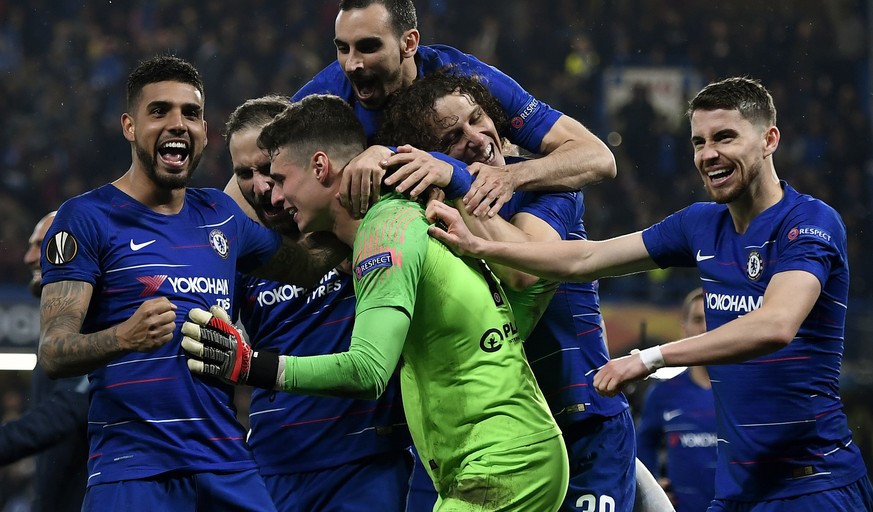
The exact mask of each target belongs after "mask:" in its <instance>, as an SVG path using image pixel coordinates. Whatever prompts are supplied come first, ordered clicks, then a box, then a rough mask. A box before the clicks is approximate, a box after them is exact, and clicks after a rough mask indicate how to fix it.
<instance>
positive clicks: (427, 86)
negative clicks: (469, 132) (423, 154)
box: [376, 68, 509, 152]
mask: <svg viewBox="0 0 873 512" xmlns="http://www.w3.org/2000/svg"><path fill="white" fill-rule="evenodd" d="M455 92H459V93H460V94H463V95H465V96H469V97H470V98H471V99H472V100H473V101H474V102H475V103H476V104H477V105H479V106H480V107H482V110H483V111H485V113H486V114H487V115H488V117H490V118H491V121H492V122H493V123H494V127H495V128H496V129H497V135H498V136H500V137H505V136H506V135H507V134H508V133H509V120H508V118H507V116H506V112H505V111H504V110H503V107H502V106H501V105H500V103H499V102H498V101H497V99H495V98H494V95H493V94H491V91H490V90H489V89H488V88H487V87H486V86H485V85H484V84H483V83H482V82H481V81H480V80H479V79H477V78H475V77H472V76H465V75H461V74H456V73H454V72H453V70H452V69H451V68H447V69H443V70H440V71H439V72H437V73H433V74H430V75H427V76H424V77H421V78H419V79H417V80H415V81H414V82H412V85H410V86H409V87H405V88H403V89H401V90H399V91H397V93H395V94H394V95H393V96H392V98H391V100H390V101H389V103H388V106H387V108H386V109H385V113H384V116H383V119H382V126H381V128H380V130H379V133H378V134H377V136H376V141H377V142H378V143H380V144H384V145H391V146H401V145H403V144H410V145H412V146H414V147H416V148H418V149H421V150H424V151H440V152H445V151H446V149H447V148H446V147H445V143H444V142H443V141H441V140H440V139H439V137H437V135H436V134H435V133H434V128H435V127H436V126H439V125H440V124H443V123H445V120H443V119H438V118H437V116H436V111H435V110H434V105H435V104H436V101H437V100H438V99H440V98H442V97H445V96H448V95H450V94H453V93H455Z"/></svg>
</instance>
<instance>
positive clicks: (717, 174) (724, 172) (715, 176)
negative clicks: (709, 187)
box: [706, 167, 734, 186]
mask: <svg viewBox="0 0 873 512" xmlns="http://www.w3.org/2000/svg"><path fill="white" fill-rule="evenodd" d="M733 173H734V168H733V167H728V168H726V169H718V170H715V171H707V173H706V176H707V177H708V178H709V182H710V183H712V184H713V185H716V186H717V185H721V184H722V183H724V182H725V181H727V179H728V178H730V177H731V175H733Z"/></svg>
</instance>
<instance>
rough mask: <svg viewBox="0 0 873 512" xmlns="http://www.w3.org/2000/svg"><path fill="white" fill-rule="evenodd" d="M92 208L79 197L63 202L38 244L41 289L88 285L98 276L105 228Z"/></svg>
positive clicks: (101, 216)
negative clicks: (66, 284) (73, 283)
mask: <svg viewBox="0 0 873 512" xmlns="http://www.w3.org/2000/svg"><path fill="white" fill-rule="evenodd" d="M93 208H94V206H93V205H90V204H89V203H87V202H86V200H85V199H84V198H83V197H82V196H80V197H76V198H73V199H70V200H69V201H67V202H65V203H64V204H62V205H61V207H60V208H59V209H58V213H57V214H56V215H55V220H54V222H53V223H52V225H51V226H50V227H49V230H48V232H47V233H46V236H45V238H44V239H43V242H42V251H41V257H40V266H41V267H42V283H43V285H46V284H49V283H54V282H59V281H84V282H86V283H91V284H92V285H93V284H95V283H97V279H98V278H99V277H100V276H101V275H102V271H101V269H100V248H101V245H102V244H103V243H104V240H105V235H106V226H105V225H103V224H102V223H101V222H100V219H103V218H106V215H94V213H93Z"/></svg>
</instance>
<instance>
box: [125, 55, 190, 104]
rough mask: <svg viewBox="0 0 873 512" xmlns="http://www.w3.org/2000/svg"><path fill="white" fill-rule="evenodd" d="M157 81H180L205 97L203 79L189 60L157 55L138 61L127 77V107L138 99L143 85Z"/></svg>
mask: <svg viewBox="0 0 873 512" xmlns="http://www.w3.org/2000/svg"><path fill="white" fill-rule="evenodd" d="M157 82H181V83H183V84H191V85H193V86H194V87H195V88H196V89H197V90H198V91H200V94H201V95H202V96H204V97H205V95H204V91H203V79H202V78H200V73H199V72H198V71H197V68H195V67H194V66H193V65H192V64H191V63H190V62H188V61H186V60H184V59H180V58H179V57H176V56H175V55H157V56H155V57H152V58H150V59H146V60H143V61H140V63H139V64H138V65H137V66H136V68H135V69H134V70H133V71H132V72H131V73H130V76H128V77H127V109H128V111H130V110H132V109H133V107H134V106H135V105H136V102H137V101H139V96H140V94H141V93H142V89H143V87H145V86H146V85H149V84H154V83H157Z"/></svg>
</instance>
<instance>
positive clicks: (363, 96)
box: [351, 76, 377, 103]
mask: <svg viewBox="0 0 873 512" xmlns="http://www.w3.org/2000/svg"><path fill="white" fill-rule="evenodd" d="M351 82H352V86H353V87H354V89H355V96H357V97H358V100H359V101H360V102H361V103H369V102H372V101H374V100H376V90H377V88H376V86H377V81H376V79H374V78H372V77H362V76H356V77H353V78H352V79H351Z"/></svg>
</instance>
